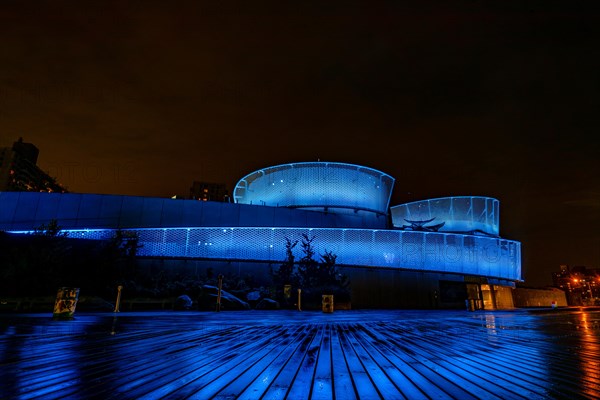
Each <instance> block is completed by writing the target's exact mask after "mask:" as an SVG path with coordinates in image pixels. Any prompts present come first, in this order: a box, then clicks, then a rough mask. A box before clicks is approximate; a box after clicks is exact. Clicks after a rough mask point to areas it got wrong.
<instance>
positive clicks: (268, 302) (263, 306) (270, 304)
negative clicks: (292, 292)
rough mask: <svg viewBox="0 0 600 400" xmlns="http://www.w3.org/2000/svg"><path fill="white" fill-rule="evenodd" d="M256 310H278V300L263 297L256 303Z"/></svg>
mask: <svg viewBox="0 0 600 400" xmlns="http://www.w3.org/2000/svg"><path fill="white" fill-rule="evenodd" d="M256 309H257V310H279V302H278V301H275V300H273V299H267V298H264V299H262V300H261V301H259V302H258V304H257V305H256Z"/></svg>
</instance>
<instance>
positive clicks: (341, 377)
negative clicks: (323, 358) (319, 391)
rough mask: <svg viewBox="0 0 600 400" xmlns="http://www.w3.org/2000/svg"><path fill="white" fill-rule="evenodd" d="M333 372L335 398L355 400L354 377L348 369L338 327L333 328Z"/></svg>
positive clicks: (331, 331)
mask: <svg viewBox="0 0 600 400" xmlns="http://www.w3.org/2000/svg"><path fill="white" fill-rule="evenodd" d="M330 333H331V371H332V378H333V388H334V398H336V399H340V400H354V399H356V398H357V397H356V396H357V393H356V391H355V389H354V383H353V382H352V376H351V375H350V370H349V368H348V363H347V361H346V357H345V355H344V352H343V350H342V345H341V343H340V337H339V334H338V329H337V326H336V325H333V326H331V330H330Z"/></svg>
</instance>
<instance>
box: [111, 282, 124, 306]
mask: <svg viewBox="0 0 600 400" xmlns="http://www.w3.org/2000/svg"><path fill="white" fill-rule="evenodd" d="M121 290H123V286H122V285H119V286H117V301H116V302H115V310H114V311H113V312H119V308H120V307H121Z"/></svg>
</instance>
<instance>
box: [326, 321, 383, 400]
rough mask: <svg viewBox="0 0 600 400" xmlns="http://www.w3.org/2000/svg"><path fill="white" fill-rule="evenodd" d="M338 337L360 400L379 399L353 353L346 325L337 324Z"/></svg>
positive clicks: (367, 375) (369, 378)
mask: <svg viewBox="0 0 600 400" xmlns="http://www.w3.org/2000/svg"><path fill="white" fill-rule="evenodd" d="M337 329H338V336H339V338H340V345H341V346H342V350H343V352H344V355H345V357H346V362H347V363H348V369H349V371H350V376H351V377H352V381H353V382H354V389H355V390H356V393H357V394H358V398H360V399H379V398H381V396H380V394H379V392H378V391H377V388H376V387H375V384H374V383H373V381H372V380H371V377H370V376H369V374H368V373H367V371H366V370H365V368H364V366H363V364H362V362H361V361H360V358H359V357H358V355H357V354H356V352H355V351H354V348H353V347H352V344H351V343H350V341H349V339H348V327H347V325H346V324H338V326H337Z"/></svg>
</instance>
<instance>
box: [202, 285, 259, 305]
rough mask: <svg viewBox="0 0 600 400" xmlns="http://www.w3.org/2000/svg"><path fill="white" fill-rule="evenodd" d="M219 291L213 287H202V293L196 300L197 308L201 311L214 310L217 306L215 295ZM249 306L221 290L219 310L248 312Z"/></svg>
mask: <svg viewBox="0 0 600 400" xmlns="http://www.w3.org/2000/svg"><path fill="white" fill-rule="evenodd" d="M218 291H219V289H218V288H217V287H215V286H211V285H204V286H202V293H201V294H200V297H199V298H198V308H199V309H201V310H213V311H214V310H215V308H216V304H217V293H218ZM249 309H250V305H249V304H248V303H246V302H245V301H243V300H240V299H239V298H237V297H235V296H234V295H232V294H231V293H229V292H226V291H225V290H221V310H223V311H225V310H249Z"/></svg>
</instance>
